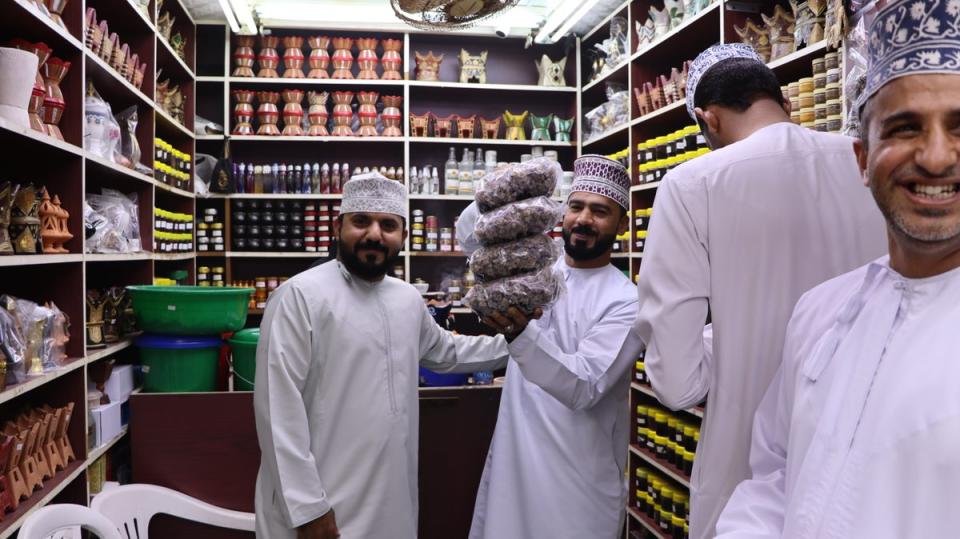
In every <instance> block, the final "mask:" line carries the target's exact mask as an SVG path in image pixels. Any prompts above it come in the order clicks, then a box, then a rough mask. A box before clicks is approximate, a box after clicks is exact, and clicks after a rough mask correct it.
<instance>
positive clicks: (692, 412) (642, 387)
mask: <svg viewBox="0 0 960 539" xmlns="http://www.w3.org/2000/svg"><path fill="white" fill-rule="evenodd" d="M641 256H642V255H641ZM630 387H632V388H633V389H635V390H637V391H639V392H640V393H643V394H644V395H647V396H648V397H653V398H655V399H657V394H656V393H654V392H653V389H650V388H649V387H647V386H645V385H643V384H638V383H636V382H630ZM683 412H685V413H688V414H690V415H693V416H696V417H699V418H700V419H703V412H702V411H701V410H700V409H699V408H688V409H686V410H683Z"/></svg>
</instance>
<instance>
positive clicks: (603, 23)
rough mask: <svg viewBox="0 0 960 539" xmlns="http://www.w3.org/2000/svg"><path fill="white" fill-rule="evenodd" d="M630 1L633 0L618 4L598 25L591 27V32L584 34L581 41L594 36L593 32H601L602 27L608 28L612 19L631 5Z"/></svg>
mask: <svg viewBox="0 0 960 539" xmlns="http://www.w3.org/2000/svg"><path fill="white" fill-rule="evenodd" d="M630 2H631V0H626V1H625V2H624V3H622V4H620V5H619V6H617V7H616V8H615V9H614V10H613V11H611V12H610V14H609V15H607V16H606V17H604V18H603V20H601V21H600V22H598V23H597V24H596V26H594V27H593V28H591V29H590V31H589V32H587V33H586V34H584V35H583V37H582V38H581V39H580V40H581V41H586V40H588V39H590V38H591V37H593V34H595V33H597V32H599V31H600V30H601V29H603V28H607V24H609V23H610V20H611V19H613V18H614V17H616V16H617V15H619V14H620V12H621V11H623V10H624V9H626V8H627V6H629V5H630Z"/></svg>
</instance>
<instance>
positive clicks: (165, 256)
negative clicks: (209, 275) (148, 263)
mask: <svg viewBox="0 0 960 539" xmlns="http://www.w3.org/2000/svg"><path fill="white" fill-rule="evenodd" d="M196 256H197V255H196V253H192V252H191V253H154V255H153V259H154V260H164V261H169V260H192V259H193V258H196Z"/></svg>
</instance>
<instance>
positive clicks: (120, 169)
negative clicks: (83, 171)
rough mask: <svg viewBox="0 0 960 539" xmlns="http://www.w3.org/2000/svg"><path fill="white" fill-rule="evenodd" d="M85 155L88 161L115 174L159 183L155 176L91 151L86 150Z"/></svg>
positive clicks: (149, 182) (145, 181)
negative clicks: (152, 176)
mask: <svg viewBox="0 0 960 539" xmlns="http://www.w3.org/2000/svg"><path fill="white" fill-rule="evenodd" d="M85 156H86V160H87V162H88V163H91V164H93V165H96V166H98V167H101V168H102V169H103V170H106V171H108V172H111V173H114V174H120V175H122V176H127V177H128V178H131V179H134V180H139V181H141V182H144V183H148V184H151V185H152V184H155V183H157V182H156V181H155V180H154V179H153V178H151V177H150V176H147V175H146V174H143V173H140V172H137V171H136V170H133V169H132V168H127V167H124V166H121V165H118V164H116V163H114V162H113V161H108V160H106V159H104V158H102V157H100V156H98V155H94V154H92V153H90V152H86V154H85ZM88 183H90V182H89V180H88Z"/></svg>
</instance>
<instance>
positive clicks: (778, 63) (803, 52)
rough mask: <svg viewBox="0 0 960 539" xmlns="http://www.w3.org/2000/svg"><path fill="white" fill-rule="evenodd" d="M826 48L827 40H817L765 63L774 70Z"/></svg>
mask: <svg viewBox="0 0 960 539" xmlns="http://www.w3.org/2000/svg"><path fill="white" fill-rule="evenodd" d="M826 50H827V40H823V41H818V42H816V43H814V44H813V45H810V46H807V47H804V48H802V49H800V50H798V51H794V52H791V53H790V54H788V55H786V56H784V57H783V58H778V59H776V60H774V61H772V62H770V63H768V64H767V67H769V68H770V69H772V70H774V71H776V70H777V69H780V68H782V67H784V66H787V65H790V64H793V63H794V62H799V61H803V60H808V61H809V60H810V57H811V56H813V55H815V54H817V53H820V52H824V51H826Z"/></svg>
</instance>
